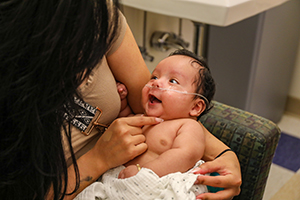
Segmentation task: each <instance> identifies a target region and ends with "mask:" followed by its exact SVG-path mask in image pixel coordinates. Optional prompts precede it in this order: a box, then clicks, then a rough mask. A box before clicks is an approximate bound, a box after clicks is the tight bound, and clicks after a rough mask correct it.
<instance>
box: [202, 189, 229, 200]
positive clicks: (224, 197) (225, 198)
mask: <svg viewBox="0 0 300 200" xmlns="http://www.w3.org/2000/svg"><path fill="white" fill-rule="evenodd" d="M232 190H234V189H233V188H231V189H228V190H222V191H219V192H217V193H203V194H200V195H198V196H197V197H196V199H201V200H231V199H233V197H232V193H235V192H234V191H232Z"/></svg>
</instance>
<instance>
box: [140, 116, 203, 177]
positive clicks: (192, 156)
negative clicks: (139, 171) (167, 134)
mask: <svg viewBox="0 0 300 200" xmlns="http://www.w3.org/2000/svg"><path fill="white" fill-rule="evenodd" d="M204 150H205V135H204V129H203V128H202V126H201V125H200V124H199V123H198V122H197V121H196V120H190V119H188V120H186V122H185V123H183V125H182V126H181V127H180V129H179V130H178V133H177V136H176V138H175V140H174V143H173V146H172V148H171V149H169V150H167V151H165V152H164V153H162V154H161V155H159V157H158V158H157V159H155V160H153V161H151V162H148V163H146V164H144V165H143V166H141V167H145V168H149V169H151V170H152V171H154V172H155V173H156V174H157V175H158V176H159V177H161V176H164V175H167V174H169V173H174V172H186V171H188V170H189V169H191V168H192V167H193V166H194V165H195V164H196V162H197V161H198V160H200V159H201V158H202V157H203V154H204Z"/></svg>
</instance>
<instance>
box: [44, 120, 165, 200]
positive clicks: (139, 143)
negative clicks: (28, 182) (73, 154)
mask: <svg viewBox="0 0 300 200" xmlns="http://www.w3.org/2000/svg"><path fill="white" fill-rule="evenodd" d="M161 121H162V120H161V119H159V118H155V117H144V116H135V117H126V118H119V119H116V120H115V121H114V122H113V123H112V124H111V125H110V126H109V128H108V129H107V130H106V131H105V132H104V134H103V135H102V136H101V137H100V138H99V140H98V141H97V143H96V144H95V146H94V147H93V148H92V149H91V150H90V151H88V152H87V153H86V154H84V155H83V156H81V157H80V158H79V159H78V160H77V165H78V168H79V174H80V177H79V179H80V185H79V189H78V190H77V191H76V192H75V193H74V194H72V195H66V196H65V199H73V198H74V197H75V196H76V195H77V194H78V193H80V192H81V191H82V190H83V189H85V188H86V187H87V186H89V185H90V184H92V183H93V182H95V180H97V179H98V178H99V177H100V176H101V175H102V174H103V173H104V172H106V171H107V170H108V169H111V168H113V167H116V166H119V165H121V164H124V163H126V162H128V161H129V160H131V159H133V158H134V157H136V156H138V155H140V154H141V153H143V152H144V151H145V150H146V149H147V145H146V143H145V136H144V135H143V134H142V129H141V127H142V126H144V125H154V124H158V123H160V122H161ZM68 178H69V179H68V188H67V193H70V192H72V191H73V190H74V188H75V183H76V176H75V172H74V167H73V165H71V166H70V167H69V168H68ZM50 196H51V195H50ZM50 196H49V197H50ZM48 199H51V198H48Z"/></svg>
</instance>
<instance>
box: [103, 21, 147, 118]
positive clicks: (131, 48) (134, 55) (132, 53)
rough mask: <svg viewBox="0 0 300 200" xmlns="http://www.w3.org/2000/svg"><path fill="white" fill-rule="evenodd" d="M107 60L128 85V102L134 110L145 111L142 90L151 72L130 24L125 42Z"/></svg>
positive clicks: (118, 76)
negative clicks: (142, 102)
mask: <svg viewBox="0 0 300 200" xmlns="http://www.w3.org/2000/svg"><path fill="white" fill-rule="evenodd" d="M107 61H108V64H109V66H110V69H111V70H112V72H113V74H114V76H115V78H116V80H118V81H120V82H122V83H123V84H125V85H126V87H127V89H128V96H127V99H128V103H129V105H130V107H131V109H132V110H133V112H134V113H143V109H142V105H141V95H142V93H141V91H142V88H143V87H144V86H145V85H146V83H147V82H148V81H149V80H150V76H151V74H150V72H149V70H148V68H147V66H146V64H145V62H144V60H143V57H142V55H141V53H140V50H139V48H138V46H137V44H136V41H135V39H134V37H133V35H132V32H131V30H130V28H129V26H128V25H127V29H126V32H125V36H124V39H123V42H122V43H121V45H120V47H119V48H118V49H117V50H116V51H115V52H114V53H113V54H112V55H110V56H108V57H107Z"/></svg>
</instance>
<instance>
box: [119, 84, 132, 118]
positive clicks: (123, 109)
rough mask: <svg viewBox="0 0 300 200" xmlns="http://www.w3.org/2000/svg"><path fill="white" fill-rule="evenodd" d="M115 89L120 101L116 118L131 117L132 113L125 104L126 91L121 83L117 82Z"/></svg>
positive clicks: (126, 103)
mask: <svg viewBox="0 0 300 200" xmlns="http://www.w3.org/2000/svg"><path fill="white" fill-rule="evenodd" d="M117 89H118V93H119V95H120V99H121V109H120V113H119V116H118V117H128V116H130V115H132V111H131V109H130V107H129V105H128V102H127V95H128V90H127V88H126V86H125V85H124V84H123V83H121V82H117Z"/></svg>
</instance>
